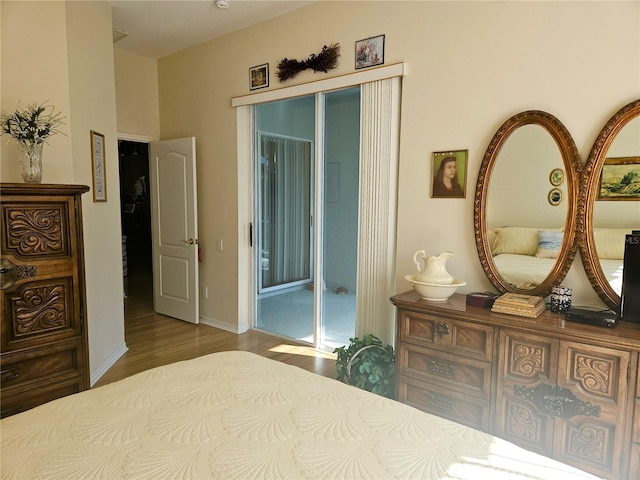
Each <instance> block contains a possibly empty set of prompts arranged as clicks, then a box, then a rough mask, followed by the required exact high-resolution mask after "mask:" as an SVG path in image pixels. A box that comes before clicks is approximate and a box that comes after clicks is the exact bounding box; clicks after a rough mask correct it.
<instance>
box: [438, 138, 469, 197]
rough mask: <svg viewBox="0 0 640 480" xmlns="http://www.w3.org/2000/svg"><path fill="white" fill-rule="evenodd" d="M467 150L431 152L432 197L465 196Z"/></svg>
mask: <svg viewBox="0 0 640 480" xmlns="http://www.w3.org/2000/svg"><path fill="white" fill-rule="evenodd" d="M468 156H469V150H453V151H447V152H433V165H432V184H431V197H432V198H465V195H466V193H465V192H466V185H467V157H468Z"/></svg>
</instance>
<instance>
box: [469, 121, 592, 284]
mask: <svg viewBox="0 0 640 480" xmlns="http://www.w3.org/2000/svg"><path fill="white" fill-rule="evenodd" d="M525 125H539V126H541V127H542V128H544V129H545V130H546V131H547V132H548V133H549V135H551V137H552V138H553V139H554V141H555V143H556V145H557V146H558V149H559V151H560V156H561V157H562V161H563V164H564V170H565V172H566V188H567V196H566V200H565V201H566V205H567V212H566V219H565V224H564V235H563V240H562V247H561V249H560V251H559V254H558V256H557V260H556V262H555V264H554V265H553V267H552V269H551V271H550V272H549V274H548V275H547V276H546V277H545V278H544V280H542V281H541V282H540V283H539V284H538V285H537V286H535V287H533V288H532V289H519V288H516V287H514V286H513V285H511V284H510V283H509V282H507V281H506V280H505V279H504V278H503V276H502V275H501V274H500V272H499V271H498V269H497V268H496V265H495V263H494V261H493V257H492V253H491V246H490V244H489V239H488V231H487V218H486V217H487V198H488V192H489V189H490V183H491V182H490V180H491V174H492V172H493V169H494V167H495V164H496V159H497V157H498V154H499V153H500V151H501V149H502V147H503V145H504V144H505V142H506V141H507V139H508V138H509V136H510V135H511V134H512V133H513V132H514V131H515V130H516V129H517V128H519V127H522V126H525ZM581 170H582V168H581V164H580V156H579V154H578V150H577V148H576V146H575V142H574V141H573V138H572V137H571V135H570V134H569V131H568V130H567V129H566V128H565V126H564V125H563V124H562V123H561V122H560V121H559V120H558V119H557V118H556V117H554V116H553V115H551V114H549V113H546V112H543V111H538V110H530V111H526V112H522V113H519V114H517V115H514V116H513V117H511V118H509V119H508V120H507V121H506V122H505V123H504V124H503V125H502V126H501V127H500V128H499V129H498V131H497V132H496V133H495V135H494V136H493V138H492V140H491V142H490V144H489V147H488V148H487V151H486V153H485V155H484V158H483V159H482V164H481V166H480V172H479V174H478V180H477V183H476V191H475V199H474V207H473V223H474V231H475V238H476V247H477V250H478V256H479V258H480V263H481V264H482V268H483V270H484V272H485V275H486V276H487V278H488V279H489V281H490V282H491V283H492V285H493V286H494V287H495V288H496V289H497V290H498V291H499V292H500V293H505V292H515V293H524V294H527V295H540V296H547V295H549V293H551V289H552V288H553V286H554V285H558V284H559V283H560V282H561V281H562V280H563V279H564V277H565V276H566V275H567V272H568V271H569V269H570V268H571V263H572V262H573V258H574V256H575V253H576V250H577V242H575V238H576V233H577V231H578V196H579V186H580V175H581Z"/></svg>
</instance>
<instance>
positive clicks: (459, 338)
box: [398, 311, 494, 362]
mask: <svg viewBox="0 0 640 480" xmlns="http://www.w3.org/2000/svg"><path fill="white" fill-rule="evenodd" d="M399 315H400V318H399V324H398V339H399V342H401V343H404V342H407V343H413V344H416V345H420V346H423V347H429V348H434V349H437V350H443V351H445V352H452V353H454V354H456V355H464V356H465V357H469V358H477V359H478V360H485V361H487V362H490V361H491V359H492V357H493V331H494V329H493V327H490V326H487V325H479V324H477V323H470V322H464V321H460V320H453V319H451V318H445V317H440V316H437V315H428V314H424V313H420V312H413V311H402V312H400V313H399Z"/></svg>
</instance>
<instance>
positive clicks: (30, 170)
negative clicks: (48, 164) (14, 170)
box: [18, 142, 43, 183]
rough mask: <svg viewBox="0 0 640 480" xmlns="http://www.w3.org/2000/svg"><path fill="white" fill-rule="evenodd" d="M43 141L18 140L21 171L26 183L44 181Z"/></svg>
mask: <svg viewBox="0 0 640 480" xmlns="http://www.w3.org/2000/svg"><path fill="white" fill-rule="evenodd" d="M42 146H43V144H42V143H28V142H18V150H19V152H20V153H19V159H20V171H21V173H22V180H24V182H25V183H40V182H42Z"/></svg>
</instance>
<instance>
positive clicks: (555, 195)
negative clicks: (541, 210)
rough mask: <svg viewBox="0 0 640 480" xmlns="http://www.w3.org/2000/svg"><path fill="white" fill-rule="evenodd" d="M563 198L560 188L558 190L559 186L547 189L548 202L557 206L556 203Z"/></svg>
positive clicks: (560, 201)
mask: <svg viewBox="0 0 640 480" xmlns="http://www.w3.org/2000/svg"><path fill="white" fill-rule="evenodd" d="M563 199H564V194H563V193H562V190H560V189H559V188H552V189H551V190H550V191H549V195H548V196H547V200H549V203H550V204H551V205H553V206H554V207H557V206H558V205H560V204H561V203H562V200H563Z"/></svg>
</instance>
